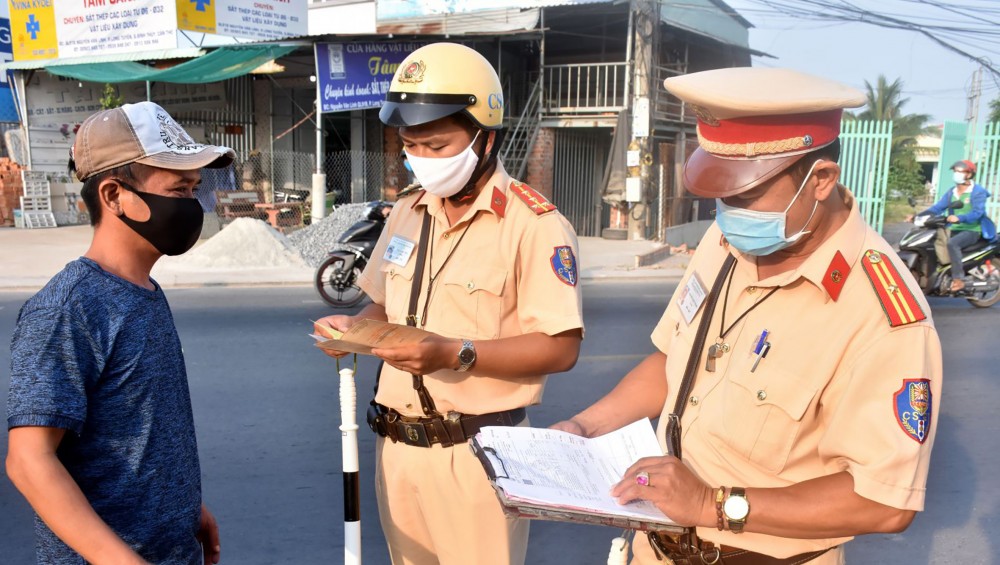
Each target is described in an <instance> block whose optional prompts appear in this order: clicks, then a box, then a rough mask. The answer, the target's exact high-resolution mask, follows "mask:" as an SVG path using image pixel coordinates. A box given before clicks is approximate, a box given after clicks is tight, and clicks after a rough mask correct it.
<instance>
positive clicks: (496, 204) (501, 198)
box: [490, 186, 507, 218]
mask: <svg viewBox="0 0 1000 565" xmlns="http://www.w3.org/2000/svg"><path fill="white" fill-rule="evenodd" d="M490 208H491V209H492V210H493V211H494V212H496V214H497V216H500V217H501V218H502V217H503V215H504V212H506V211H507V197H506V196H505V195H504V193H503V191H502V190H500V189H499V188H497V187H495V186H494V187H493V197H492V198H491V199H490Z"/></svg>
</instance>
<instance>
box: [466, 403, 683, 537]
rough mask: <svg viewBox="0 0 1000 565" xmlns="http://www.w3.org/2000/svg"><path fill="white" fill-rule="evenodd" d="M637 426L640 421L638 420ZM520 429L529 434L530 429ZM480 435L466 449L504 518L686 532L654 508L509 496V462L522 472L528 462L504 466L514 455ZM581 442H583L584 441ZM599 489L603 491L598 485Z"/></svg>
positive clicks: (512, 481)
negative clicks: (480, 472)
mask: <svg viewBox="0 0 1000 565" xmlns="http://www.w3.org/2000/svg"><path fill="white" fill-rule="evenodd" d="M640 422H642V421H641V420H640ZM645 422H646V424H645V425H646V426H648V427H649V429H650V433H652V427H651V424H649V423H648V422H649V421H648V420H645ZM633 425H634V424H633ZM485 429H487V428H484V430H485ZM520 429H521V430H525V429H527V430H531V429H532V428H520ZM545 432H549V433H556V434H561V433H564V432H556V431H555V430H545ZM612 433H614V432H612ZM481 434H482V431H481V432H480V433H479V434H477V435H476V436H474V437H473V438H472V439H470V441H469V445H470V447H471V449H472V452H473V454H475V456H476V458H477V459H478V460H479V462H480V463H481V464H482V466H483V470H484V471H485V472H486V476H487V478H488V479H489V481H490V485H491V486H492V487H493V489H494V491H495V492H496V495H497V500H498V501H499V502H500V505H501V507H502V508H503V511H504V514H505V515H507V516H511V517H515V518H523V519H529V520H550V521H557V522H577V523H582V524H594V525H602V526H611V527H614V528H619V529H630V530H638V531H657V532H668V533H682V532H684V531H685V528H684V527H682V526H679V525H678V524H676V523H675V522H674V521H672V520H671V519H670V518H669V517H667V516H665V515H664V514H663V513H662V512H659V510H657V509H655V507H653V506H652V505H651V504H649V503H643V505H641V506H635V505H629V506H620V505H618V504H616V503H614V502H613V501H611V505H612V506H614V507H617V508H611V507H608V506H607V505H605V506H606V507H605V508H604V509H599V508H596V507H595V506H596V505H595V506H592V505H588V504H586V503H585V502H581V503H580V504H573V503H569V504H567V503H566V502H565V501H562V502H559V501H553V500H551V499H549V500H546V499H545V498H544V497H539V498H533V497H530V496H528V497H523V496H517V495H516V494H513V493H512V492H511V491H513V490H517V489H513V488H510V487H516V486H517V485H516V484H514V483H515V482H517V481H514V480H512V479H511V475H512V474H515V473H512V472H511V470H508V468H507V467H508V462H509V463H510V465H511V467H512V470H513V468H514V467H517V468H519V469H520V470H521V471H524V469H525V468H526V467H525V465H528V464H530V462H528V461H515V460H511V459H508V462H505V459H504V457H505V456H507V457H513V458H514V459H516V458H517V455H513V454H505V453H501V452H498V450H497V449H495V448H494V447H491V446H489V445H484V444H483V441H482V438H481ZM580 439H581V440H583V438H580ZM554 455H557V454H554ZM521 480H522V481H524V482H527V483H529V484H530V480H528V479H525V478H524V477H523V476H522V477H521ZM600 488H605V487H604V486H603V485H601V487H600ZM605 492H606V490H605ZM607 498H608V500H609V501H610V500H611V499H610V496H608V497H607ZM636 509H640V510H642V511H641V512H639V511H637V510H636ZM650 509H652V511H650Z"/></svg>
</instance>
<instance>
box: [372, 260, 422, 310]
mask: <svg viewBox="0 0 1000 565" xmlns="http://www.w3.org/2000/svg"><path fill="white" fill-rule="evenodd" d="M416 264H417V259H416V253H413V256H411V257H410V260H409V261H407V262H406V266H403V267H400V266H399V265H397V264H395V263H389V262H385V263H383V264H382V266H381V267H380V269H379V270H380V271H382V275H383V276H384V277H385V311H386V312H387V313H389V314H390V316H391V315H393V314H398V315H399V321H398V323H401V324H405V323H406V320H405V317H406V313H407V312H408V311H409V310H408V309H409V307H410V291H411V290H412V289H413V270H414V268H415V267H416Z"/></svg>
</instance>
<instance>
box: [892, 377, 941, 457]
mask: <svg viewBox="0 0 1000 565" xmlns="http://www.w3.org/2000/svg"><path fill="white" fill-rule="evenodd" d="M892 408H893V411H894V412H895V414H896V423H897V424H899V427H900V428H901V429H902V430H903V433H905V434H906V435H907V436H908V437H909V438H910V439H912V440H913V441H915V442H917V443H924V441H926V440H927V432H928V431H930V428H931V412H932V403H931V381H930V379H903V386H902V388H900V389H899V390H897V391H896V394H894V395H893V398H892Z"/></svg>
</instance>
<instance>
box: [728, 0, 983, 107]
mask: <svg viewBox="0 0 1000 565" xmlns="http://www.w3.org/2000/svg"><path fill="white" fill-rule="evenodd" d="M726 1H727V3H728V4H729V5H730V6H731V7H733V8H734V9H735V10H736V11H737V12H739V13H740V15H742V16H743V17H744V18H746V19H747V20H749V21H750V22H751V23H752V24H753V25H754V28H751V30H750V46H751V47H752V48H753V49H756V50H759V51H764V52H766V53H769V54H771V55H773V56H774V57H776V59H771V58H765V57H754V58H753V63H752V64H753V66H769V67H788V68H792V69H795V70H799V71H802V72H807V73H811V74H815V75H819V76H823V77H826V78H830V79H834V80H838V81H840V82H843V83H845V84H848V85H851V86H854V87H856V88H858V89H860V90H862V91H864V87H865V81H866V80H867V81H869V82H870V83H872V84H873V85H874V84H875V83H876V82H877V80H878V76H879V74H884V75H885V76H886V78H887V79H888V80H889V81H890V82H891V81H892V80H894V79H895V78H897V77H898V78H901V79H902V81H903V89H904V93H905V94H904V96H905V97H907V98H909V102H908V103H907V104H906V105H905V106H904V107H903V109H904V111H906V112H907V113H921V114H928V115H930V116H931V120H930V121H929V122H928V123H929V124H941V123H944V121H964V120H965V117H966V113H967V111H968V110H967V109H968V106H969V91H970V86H971V84H972V75H973V73H974V72H975V71H976V69H978V68H979V64H978V63H976V62H973V61H971V60H969V58H968V57H965V56H962V55H960V54H957V53H954V52H952V51H949V50H947V49H946V48H944V47H942V46H940V45H938V44H936V43H934V42H933V41H931V40H930V39H928V38H926V37H924V36H923V35H921V34H919V33H918V32H913V31H903V30H895V29H886V28H883V27H878V26H875V25H871V24H867V23H860V22H852V23H839V22H830V21H810V20H806V19H802V18H792V17H788V16H781V15H776V14H775V11H774V9H773V8H770V7H768V6H766V5H765V4H766V2H764V1H761V0H726ZM780 3H781V4H783V5H789V4H793V3H794V1H787V0H785V1H781V2H780ZM829 3H830V4H836V3H838V1H837V0H830V2H829ZM930 3H932V2H929V1H928V0H855V1H854V2H853V4H854V5H855V6H858V7H861V8H864V9H869V10H872V11H874V12H880V13H885V14H889V15H891V16H894V17H900V18H903V17H905V18H907V19H909V20H911V21H917V22H920V23H921V24H924V25H948V26H953V27H955V28H956V30H955V31H949V32H948V33H947V34H942V35H941V37H942V38H946V39H947V40H948V41H956V40H957V42H956V43H954V44H955V45H956V46H958V47H959V48H961V49H963V50H966V51H969V52H971V53H973V54H974V55H976V56H979V57H987V58H990V57H992V60H993V61H994V62H996V64H994V66H996V67H1000V24H995V22H997V21H1000V10H997V7H998V6H1000V2H997V0H950V2H949V4H951V5H952V6H954V7H957V8H960V9H962V11H963V12H964V11H966V10H965V9H966V8H977V7H978V8H980V10H979V11H978V16H979V20H980V23H977V22H974V21H971V20H970V18H969V17H967V16H965V15H964V14H960V13H955V12H953V11H943V10H942V9H940V8H936V7H933V6H929V5H928V4H930ZM774 4H775V3H772V5H774ZM800 4H804V3H800ZM984 6H986V8H983V7H984ZM984 9H985V11H983V10H984ZM973 11H974V10H968V12H973ZM993 12H998V13H997V15H996V16H994V15H993ZM990 24H995V27H992V30H991V29H990V28H988V27H985V26H988V25H990ZM962 29H965V30H967V31H968V33H964V32H963V31H962ZM971 30H975V31H976V32H977V33H975V34H974V33H972V31H971ZM984 33H986V34H992V33H995V34H996V35H995V39H993V40H992V41H996V43H993V42H991V41H990V40H989V37H990V36H989V35H982V34H984ZM984 37H985V38H987V39H983V38H984ZM998 82H1000V77H996V78H994V77H993V75H992V74H991V73H990V72H989V71H986V72H984V73H983V80H982V93H983V94H982V97H981V99H980V104H979V107H980V118H979V120H980V121H981V120H984V119H985V118H986V116H987V115H988V108H989V102H990V101H991V100H993V99H995V98H998V97H1000V86H998Z"/></svg>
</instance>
